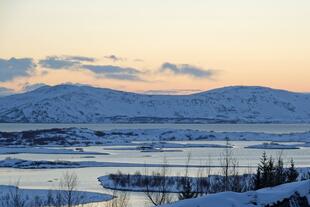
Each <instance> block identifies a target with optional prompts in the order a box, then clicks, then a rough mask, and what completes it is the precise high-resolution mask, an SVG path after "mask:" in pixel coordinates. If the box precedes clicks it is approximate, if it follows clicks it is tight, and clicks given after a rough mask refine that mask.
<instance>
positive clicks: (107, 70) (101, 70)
mask: <svg viewBox="0 0 310 207" xmlns="http://www.w3.org/2000/svg"><path fill="white" fill-rule="evenodd" d="M82 68H84V69H86V70H89V71H92V72H93V73H96V74H97V75H103V76H104V77H105V78H109V79H117V80H135V81H141V80H142V79H141V78H140V75H141V72H140V71H139V70H137V69H135V68H128V67H120V66H113V65H83V66H82Z"/></svg>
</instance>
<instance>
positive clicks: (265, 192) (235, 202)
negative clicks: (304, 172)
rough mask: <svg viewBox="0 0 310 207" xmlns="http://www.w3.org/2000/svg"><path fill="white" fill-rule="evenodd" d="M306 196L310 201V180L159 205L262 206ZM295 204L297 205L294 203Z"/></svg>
mask: <svg viewBox="0 0 310 207" xmlns="http://www.w3.org/2000/svg"><path fill="white" fill-rule="evenodd" d="M297 193H298V195H299V196H301V197H304V196H305V197H306V198H307V200H308V202H309V201H310V180H306V181H301V182H294V183H288V184H283V185H280V186H276V187H273V188H263V189H260V190H257V191H248V192H244V193H235V192H224V193H216V194H209V195H206V196H202V197H199V198H195V199H187V200H183V201H179V202H176V203H174V204H168V205H163V206H161V207H264V206H267V205H268V204H269V205H272V204H276V203H277V202H279V201H283V200H284V199H289V198H291V197H292V196H294V195H297ZM296 206H297V205H296Z"/></svg>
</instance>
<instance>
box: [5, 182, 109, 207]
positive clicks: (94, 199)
mask: <svg viewBox="0 0 310 207" xmlns="http://www.w3.org/2000/svg"><path fill="white" fill-rule="evenodd" d="M63 192H64V190H51V189H25V188H19V187H16V186H12V185H0V199H1V201H2V202H0V207H6V204H5V200H6V199H7V196H8V195H15V194H17V195H18V196H20V199H22V200H24V202H25V206H34V205H35V204H34V203H33V202H35V201H38V200H39V201H40V202H42V203H47V202H48V200H49V199H51V198H53V199H56V197H57V194H63ZM72 193H73V196H78V197H79V199H78V200H76V201H75V204H81V205H83V204H90V203H98V202H104V201H109V200H111V199H112V198H113V197H112V196H111V195H108V194H104V193H97V192H89V191H73V192H72ZM46 206H48V205H46Z"/></svg>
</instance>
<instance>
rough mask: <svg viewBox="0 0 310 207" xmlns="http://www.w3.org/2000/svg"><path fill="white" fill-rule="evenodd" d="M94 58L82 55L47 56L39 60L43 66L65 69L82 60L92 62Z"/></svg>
mask: <svg viewBox="0 0 310 207" xmlns="http://www.w3.org/2000/svg"><path fill="white" fill-rule="evenodd" d="M95 60H96V59H95V58H91V57H84V56H48V57H46V58H45V59H42V60H40V61H39V64H40V65H41V66H42V67H45V68H52V69H65V68H72V67H77V66H79V65H81V64H82V63H83V62H94V61H95Z"/></svg>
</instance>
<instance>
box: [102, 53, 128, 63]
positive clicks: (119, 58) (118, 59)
mask: <svg viewBox="0 0 310 207" xmlns="http://www.w3.org/2000/svg"><path fill="white" fill-rule="evenodd" d="M104 58H106V59H109V60H112V61H113V62H118V61H124V60H125V58H122V57H118V56H116V55H107V56H104Z"/></svg>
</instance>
